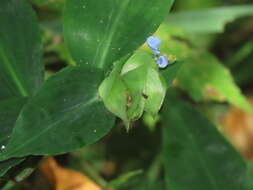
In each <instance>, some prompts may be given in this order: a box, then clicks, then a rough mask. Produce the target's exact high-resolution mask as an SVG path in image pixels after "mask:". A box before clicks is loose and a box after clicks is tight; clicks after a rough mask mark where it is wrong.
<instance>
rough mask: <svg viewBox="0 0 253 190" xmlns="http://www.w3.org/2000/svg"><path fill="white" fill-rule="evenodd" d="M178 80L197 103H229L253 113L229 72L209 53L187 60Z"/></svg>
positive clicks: (202, 53)
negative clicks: (201, 101) (203, 101)
mask: <svg viewBox="0 0 253 190" xmlns="http://www.w3.org/2000/svg"><path fill="white" fill-rule="evenodd" d="M177 79H178V80H177V81H178V85H179V86H180V87H182V88H184V89H186V90H187V92H188V93H189V94H190V95H191V97H192V98H193V99H194V100H195V101H200V100H205V99H213V100H216V101H221V102H224V101H228V102H229V103H231V104H234V105H235V106H238V107H240V108H242V109H244V110H245V111H248V112H252V108H251V106H250V105H249V103H248V102H247V99H246V98H245V97H244V96H243V94H242V93H241V91H240V89H239V87H238V86H237V85H236V84H235V83H234V80H233V77H232V75H231V73H230V72H229V70H228V69H227V68H226V67H224V66H223V65H222V64H221V63H220V62H219V61H218V60H217V59H216V58H215V57H214V56H213V55H212V54H210V53H208V52H200V53H198V54H197V55H195V56H192V57H191V58H189V59H187V61H186V64H184V66H183V67H182V69H181V70H180V72H179V74H178V78H177Z"/></svg>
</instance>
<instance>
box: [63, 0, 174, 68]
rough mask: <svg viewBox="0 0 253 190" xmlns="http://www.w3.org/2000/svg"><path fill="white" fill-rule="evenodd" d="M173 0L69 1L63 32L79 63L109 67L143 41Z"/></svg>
mask: <svg viewBox="0 0 253 190" xmlns="http://www.w3.org/2000/svg"><path fill="white" fill-rule="evenodd" d="M172 3H173V0H156V1H146V0H138V1H136V0H107V1H106V2H100V1H94V0H68V1H67V2H66V8H65V13H64V15H65V16H64V35H65V41H66V43H67V46H68V48H69V50H70V52H71V54H72V56H73V58H74V60H75V61H76V63H77V64H88V65H92V66H93V67H98V68H104V69H105V70H108V68H109V67H110V66H111V65H112V63H113V62H114V61H116V60H118V59H119V58H121V57H123V56H125V55H127V54H128V53H130V52H132V51H133V50H135V49H137V48H138V46H140V45H141V44H143V43H144V42H145V40H146V38H147V37H148V36H150V35H151V34H152V33H153V32H155V30H156V29H157V28H158V26H159V24H160V23H161V22H162V20H163V18H164V17H165V15H166V14H167V13H168V12H169V10H170V8H171V5H172Z"/></svg>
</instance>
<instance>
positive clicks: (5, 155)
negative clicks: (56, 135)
mask: <svg viewBox="0 0 253 190" xmlns="http://www.w3.org/2000/svg"><path fill="white" fill-rule="evenodd" d="M98 100H99V98H98V96H94V97H93V98H91V99H90V100H89V101H87V102H85V103H83V104H80V107H79V108H76V106H74V108H76V112H78V110H80V109H83V108H84V107H87V106H89V105H90V104H92V103H94V102H96V101H98ZM72 111H73V110H72ZM21 116H22V114H21ZM66 116H68V114H66ZM65 119H66V117H61V118H60V119H59V120H56V121H55V122H53V123H52V124H51V125H48V126H47V127H45V128H44V129H43V130H42V131H40V133H39V134H38V135H36V136H33V137H31V138H30V139H28V140H27V141H26V142H24V143H22V144H21V145H20V146H16V147H15V149H12V150H11V151H9V152H7V154H4V155H3V156H1V157H0V161H2V160H6V159H9V158H11V157H13V156H17V157H22V156H25V155H24V154H20V155H15V153H16V152H18V150H20V149H21V148H23V147H25V146H26V145H28V144H30V143H32V142H33V141H34V140H35V139H37V138H39V137H40V136H41V135H42V134H44V133H46V132H47V131H49V130H50V129H51V128H52V127H54V126H55V125H57V124H58V123H61V122H62V121H63V120H65ZM14 130H15V129H14ZM14 132H15V131H14ZM10 141H11V140H10ZM5 150H8V144H7V147H6V149H5ZM41 154H43V153H41ZM33 155H36V154H33Z"/></svg>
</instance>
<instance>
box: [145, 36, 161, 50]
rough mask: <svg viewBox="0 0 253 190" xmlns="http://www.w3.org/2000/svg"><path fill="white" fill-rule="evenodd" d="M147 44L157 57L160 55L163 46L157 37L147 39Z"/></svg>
mask: <svg viewBox="0 0 253 190" xmlns="http://www.w3.org/2000/svg"><path fill="white" fill-rule="evenodd" d="M146 42H147V44H148V46H149V47H150V48H151V49H152V50H153V52H154V54H155V55H158V54H160V51H159V50H158V48H159V46H160V44H161V40H160V39H159V38H157V37H154V36H150V37H148V39H147V41H146Z"/></svg>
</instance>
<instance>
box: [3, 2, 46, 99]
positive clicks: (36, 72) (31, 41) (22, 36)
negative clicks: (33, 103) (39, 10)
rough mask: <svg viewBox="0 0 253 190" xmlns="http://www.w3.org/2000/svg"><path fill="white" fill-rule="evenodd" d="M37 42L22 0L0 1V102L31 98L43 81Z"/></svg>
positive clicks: (32, 17) (32, 19)
mask: <svg viewBox="0 0 253 190" xmlns="http://www.w3.org/2000/svg"><path fill="white" fill-rule="evenodd" d="M41 48H42V46H41V41H40V36H39V27H38V24H37V20H36V18H35V14H34V12H33V10H32V8H31V6H30V5H29V4H28V3H27V1H26V0H1V2H0V86H1V91H0V100H3V99H6V98H11V97H20V96H28V95H33V94H34V93H35V92H36V91H37V90H38V89H39V88H40V87H41V85H42V82H43V64H42V61H41V53H42V51H41Z"/></svg>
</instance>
